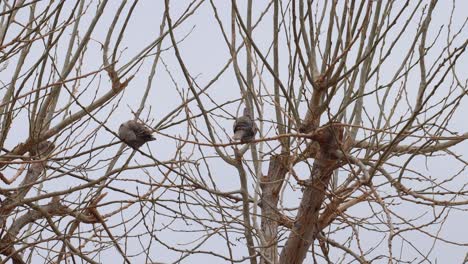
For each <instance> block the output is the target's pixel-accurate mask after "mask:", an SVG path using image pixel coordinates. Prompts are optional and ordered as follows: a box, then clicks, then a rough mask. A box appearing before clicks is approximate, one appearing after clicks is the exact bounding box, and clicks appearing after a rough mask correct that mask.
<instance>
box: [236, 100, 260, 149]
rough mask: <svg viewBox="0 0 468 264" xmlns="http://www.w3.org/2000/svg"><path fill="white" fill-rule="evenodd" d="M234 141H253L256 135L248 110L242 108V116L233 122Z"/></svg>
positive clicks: (255, 127) (255, 126) (255, 128)
mask: <svg viewBox="0 0 468 264" xmlns="http://www.w3.org/2000/svg"><path fill="white" fill-rule="evenodd" d="M233 130H234V136H233V137H232V138H233V139H234V140H240V141H241V142H243V143H247V142H250V141H252V140H254V138H255V134H256V133H257V125H255V122H254V121H253V119H252V115H251V114H250V111H249V109H247V107H246V108H244V115H243V116H241V117H238V118H237V119H236V121H235V122H234V127H233Z"/></svg>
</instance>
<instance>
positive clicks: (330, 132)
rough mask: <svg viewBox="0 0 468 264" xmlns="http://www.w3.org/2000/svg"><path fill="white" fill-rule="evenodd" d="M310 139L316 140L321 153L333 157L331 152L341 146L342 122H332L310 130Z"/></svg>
mask: <svg viewBox="0 0 468 264" xmlns="http://www.w3.org/2000/svg"><path fill="white" fill-rule="evenodd" d="M310 139H312V140H314V141H316V142H318V143H319V144H320V148H321V151H322V153H324V154H326V155H327V156H329V157H333V152H334V151H337V150H340V148H342V147H343V143H344V142H343V141H344V129H343V124H341V123H336V122H332V123H329V124H327V125H324V126H322V127H319V128H317V129H316V130H315V131H313V132H312V134H311V136H310Z"/></svg>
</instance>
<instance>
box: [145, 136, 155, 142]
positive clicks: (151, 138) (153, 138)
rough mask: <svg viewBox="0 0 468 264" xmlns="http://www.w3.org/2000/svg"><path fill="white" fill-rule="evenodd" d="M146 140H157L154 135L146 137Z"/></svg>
mask: <svg viewBox="0 0 468 264" xmlns="http://www.w3.org/2000/svg"><path fill="white" fill-rule="evenodd" d="M144 139H145V141H153V140H156V138H155V137H154V136H153V135H146V136H145V138H144Z"/></svg>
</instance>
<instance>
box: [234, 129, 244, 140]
mask: <svg viewBox="0 0 468 264" xmlns="http://www.w3.org/2000/svg"><path fill="white" fill-rule="evenodd" d="M244 135H245V131H244V130H237V131H236V133H234V136H232V138H233V139H234V140H241V139H242V138H243V137H244Z"/></svg>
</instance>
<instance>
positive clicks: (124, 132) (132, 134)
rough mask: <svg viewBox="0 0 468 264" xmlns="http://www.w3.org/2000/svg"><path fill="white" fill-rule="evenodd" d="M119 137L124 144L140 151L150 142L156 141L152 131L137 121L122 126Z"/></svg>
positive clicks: (130, 121)
mask: <svg viewBox="0 0 468 264" xmlns="http://www.w3.org/2000/svg"><path fill="white" fill-rule="evenodd" d="M119 137H120V139H121V140H122V141H123V142H125V143H126V144H127V145H129V146H130V147H132V148H134V149H138V148H139V147H141V146H142V145H143V144H145V143H146V142H148V141H152V140H155V138H154V137H153V135H152V131H151V129H149V128H147V127H146V126H145V125H144V124H142V123H139V122H137V121H135V120H129V121H127V122H125V123H122V124H121V125H120V127H119Z"/></svg>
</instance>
